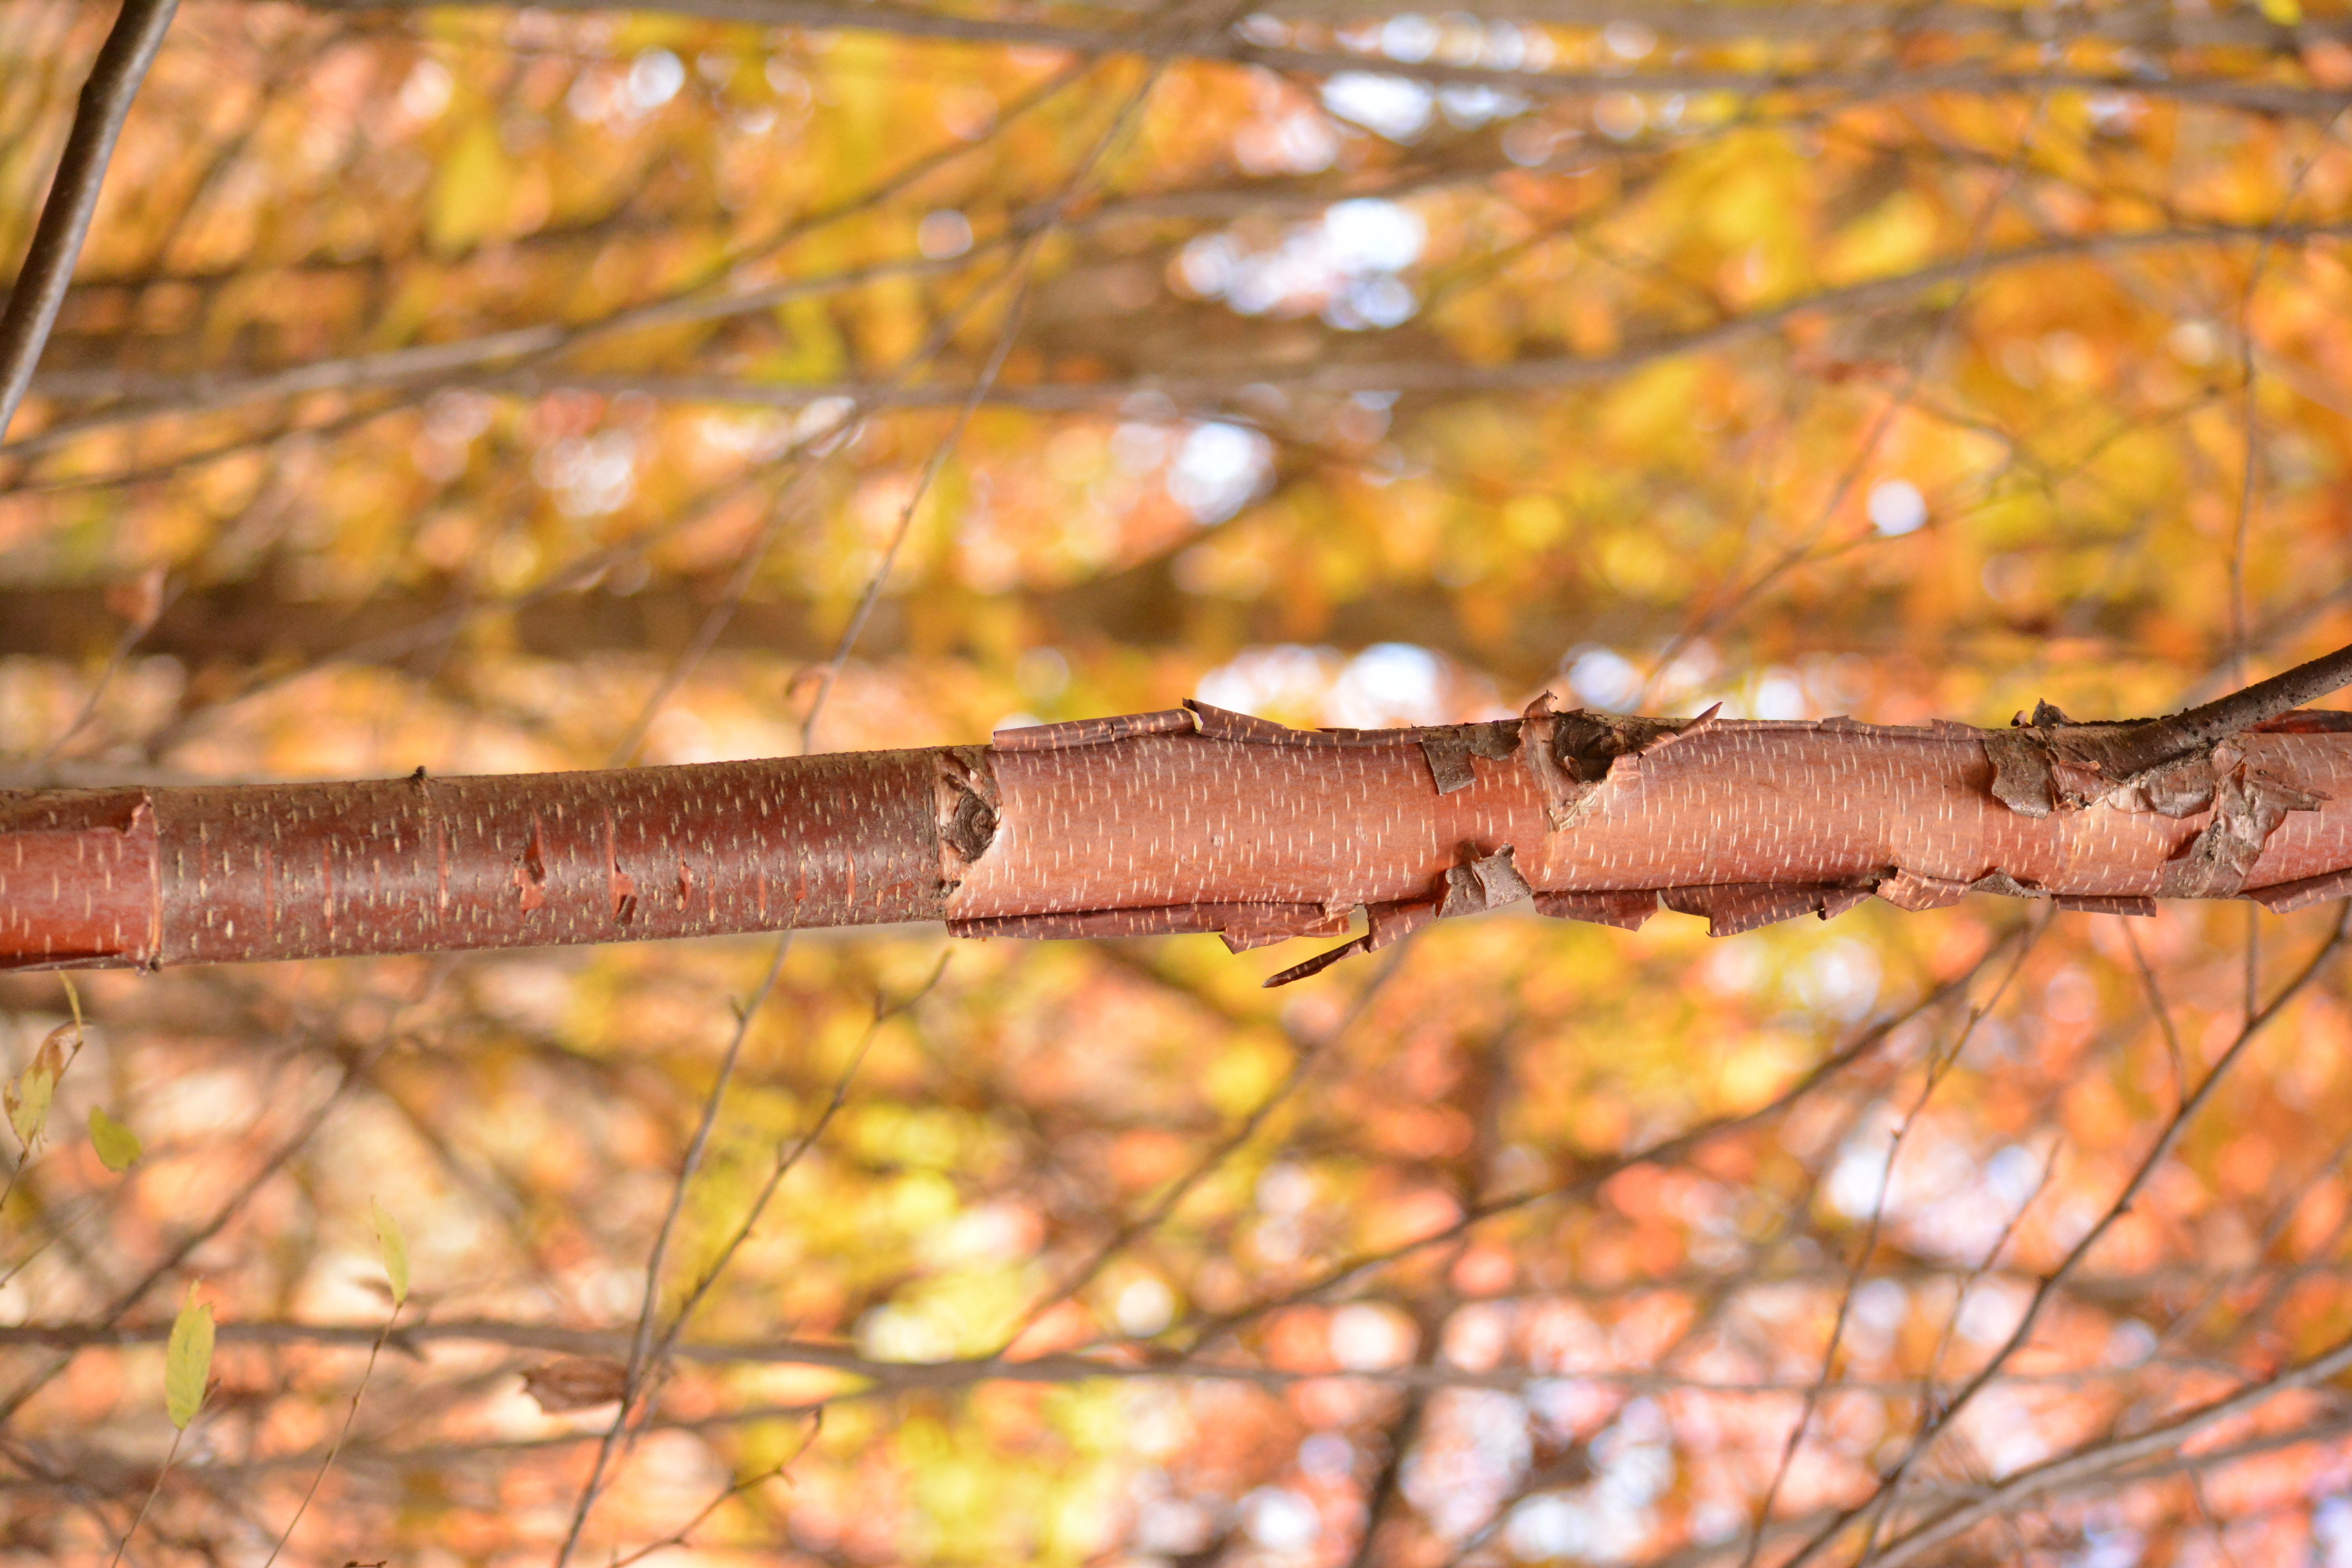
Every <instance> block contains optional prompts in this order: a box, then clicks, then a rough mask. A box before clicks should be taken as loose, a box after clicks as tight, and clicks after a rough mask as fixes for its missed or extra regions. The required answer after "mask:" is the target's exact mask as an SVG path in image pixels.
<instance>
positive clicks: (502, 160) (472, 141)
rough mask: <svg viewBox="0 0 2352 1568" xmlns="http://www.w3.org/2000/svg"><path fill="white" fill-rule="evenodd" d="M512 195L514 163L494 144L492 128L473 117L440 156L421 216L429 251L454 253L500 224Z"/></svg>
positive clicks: (500, 228)
mask: <svg viewBox="0 0 2352 1568" xmlns="http://www.w3.org/2000/svg"><path fill="white" fill-rule="evenodd" d="M513 196H514V166H513V164H511V163H509V162H508V160H507V154H506V149H505V148H504V147H502V146H500V145H499V132H498V127H497V126H496V125H494V124H492V123H491V122H490V121H489V120H488V119H487V118H484V119H481V120H478V121H475V122H474V124H473V125H472V126H470V127H469V128H467V131H466V132H465V133H464V134H463V135H461V136H460V137H459V138H458V139H457V146H456V147H454V148H452V149H451V150H450V151H449V153H447V154H446V156H445V157H443V159H442V160H441V166H440V168H439V169H438V170H437V171H436V174H435V176H434V181H433V194H432V196H431V197H430V199H429V204H428V205H427V208H426V216H425V236H426V238H427V239H428V240H430V241H431V243H432V247H433V249H434V250H435V251H436V253H438V254H440V255H443V256H454V255H456V254H457V253H458V252H460V251H464V250H467V249H470V248H471V247H473V246H475V245H477V244H478V243H480V242H481V241H482V240H483V239H485V238H487V237H489V236H490V235H493V234H497V233H500V232H502V231H503V230H504V229H505V227H506V219H507V208H508V207H509V205H510V204H511V202H512V200H513Z"/></svg>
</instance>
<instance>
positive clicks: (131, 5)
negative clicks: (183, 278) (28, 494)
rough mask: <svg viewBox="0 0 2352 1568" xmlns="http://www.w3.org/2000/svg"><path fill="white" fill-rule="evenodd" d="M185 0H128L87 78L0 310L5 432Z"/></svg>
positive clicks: (0, 421) (1, 433) (0, 410)
mask: <svg viewBox="0 0 2352 1568" xmlns="http://www.w3.org/2000/svg"><path fill="white" fill-rule="evenodd" d="M179 3H180V0H122V9H121V12H120V13H119V14H118V15H117V16H115V18H114V30H113V31H111V32H110V33H109V34H107V36H106V42H105V43H104V44H102V45H101V46H100V47H99V51H98V58H97V59H96V60H95V61H93V62H92V63H91V66H90V68H89V80H88V81H86V82H84V83H83V84H82V89H81V100H80V101H79V103H78V104H77V105H76V106H75V109H74V121H73V130H72V131H71V132H68V134H67V137H66V150H65V153H64V155H63V156H61V157H60V158H59V159H58V172H57V175H56V177H55V178H54V179H53V180H51V182H50V184H49V195H48V199H47V201H46V202H44V203H43V204H42V205H41V220H40V223H39V225H38V226H36V227H35V228H34V230H33V243H32V245H31V247H29V248H27V249H26V252H25V262H24V265H23V266H22V267H21V268H18V269H17V272H16V287H15V288H14V289H10V290H9V292H8V307H7V309H6V310H5V311H0V437H5V436H6V435H7V433H8V426H9V422H10V421H12V420H13V419H15V418H16V405H18V404H20V403H22V402H24V400H25V392H26V388H27V387H29V386H31V385H32V384H33V367H34V366H35V365H36V364H37V363H40V358H41V349H42V346H43V345H44V344H46V343H47V342H48V341H49V328H50V327H51V326H52V325H54V324H55V323H56V321H57V319H58V307H59V306H60V305H62V304H64V303H65V298H66V287H67V285H68V284H69V283H71V282H72V281H73V269H74V262H75V261H76V260H77V259H78V258H79V257H80V255H81V242H82V237H83V236H84V235H86V234H88V233H89V220H90V215H91V214H93V213H95V212H96V211H97V210H98V192H99V187H100V185H102V184H104V183H105V181H106V165H107V163H109V162H110V161H111V160H112V158H113V156H114V140H115V138H116V137H117V136H119V135H121V133H122V121H123V120H124V119H125V118H126V117H127V116H128V115H129V114H130V113H131V100H132V99H133V98H135V97H137V96H138V93H139V84H140V83H141V82H142V81H144V80H146V79H147V68H148V67H149V66H151V65H152V64H154V63H155V52H156V50H158V49H160V48H161V47H163V34H164V32H165V31H166V30H167V29H168V28H169V27H170V26H171V25H172V14H173V12H174V11H176V10H178V9H179Z"/></svg>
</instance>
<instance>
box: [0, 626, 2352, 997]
mask: <svg viewBox="0 0 2352 1568" xmlns="http://www.w3.org/2000/svg"><path fill="white" fill-rule="evenodd" d="M2322 662H2323V664H2324V663H2325V662H2326V661H2322ZM2339 662H2340V661H2339ZM2329 668H2333V667H2332V666H2329ZM2310 684H2311V681H2310V679H2303V680H2301V681H2294V680H2286V681H2284V683H2282V682H2281V681H2273V682H2268V683H2265V684H2264V686H2263V687H2258V688H2253V689H2250V692H2249V693H2247V694H2241V699H2238V700H2232V701H2236V702H2237V703H2238V706H2237V707H2236V708H2233V709H2230V710H2229V711H2231V712H2233V713H2240V714H2252V715H2253V716H2255V717H2257V718H2259V719H2260V720H2261V723H2260V726H2259V727H2258V728H2255V729H2252V730H2247V731H2242V732H2238V733H2234V734H2231V735H2227V736H2224V737H2221V738H2220V739H2218V740H2213V739H2206V740H2202V741H2200V742H2197V743H2196V745H2194V746H2193V747H2192V748H2191V749H2189V751H2188V752H2185V753H2184V752H2182V751H2181V749H2180V747H2179V744H2178V743H2177V742H2178V741H2179V736H2180V734H2181V733H2182V732H2183V725H2182V720H2184V719H2185V720H2189V721H2191V722H2190V723H2189V726H2188V727H2189V728H2190V729H2197V727H2198V726H2199V725H2200V724H2204V725H2205V727H2207V728H2210V725H2209V724H2205V720H2206V718H2207V717H2209V716H2210V714H2209V710H2195V711H2194V712H2193V713H2192V714H2190V715H2185V716H2181V718H2179V719H2175V720H2171V721H2145V722H2143V723H2139V724H2136V725H2116V724H2107V725H2075V724H2071V723H2067V722H2064V721H2063V716H2058V715H2056V714H2055V713H2054V710H2042V711H2041V712H2039V713H2037V715H2036V718H2037V721H2042V720H2047V721H2046V722H2037V723H2035V724H2032V725H2022V726H2020V727H2016V728H2012V729H2010V730H2007V731H1984V730H1978V729H1973V728H1970V727H1969V726H1966V725H1959V724H1942V723H1939V724H1936V725H1932V726H1927V727H1886V726H1877V725H1867V724H1861V723H1856V722H1854V721H1851V720H1846V719H1827V720H1822V721H1805V722H1796V723H1786V722H1748V721H1715V720H1713V719H1712V718H1711V716H1707V715H1702V716H1701V717H1700V718H1699V719H1697V720H1696V721H1673V720H1656V719H1638V718H1623V717H1617V716H1611V715H1596V714H1590V713H1584V712H1581V711H1578V712H1570V713H1555V712H1553V711H1552V710H1550V708H1549V705H1548V700H1538V702H1537V703H1536V704H1535V705H1534V706H1532V707H1531V708H1529V710H1528V713H1527V714H1526V716H1524V717H1523V718H1521V719H1518V720H1511V721H1500V722H1495V723H1484V724H1465V725H1454V726H1447V727H1442V728H1434V729H1414V730H1383V731H1297V730H1287V729H1285V728H1283V727H1282V726H1280V725H1276V724H1273V723H1270V722H1267V721H1264V720H1258V719H1253V718H1249V717H1246V716H1244V715H1241V714H1234V713H1227V712H1223V711H1222V710H1218V709H1214V708H1211V707H1208V706H1206V705H1204V704H1200V703H1188V704H1187V705H1186V706H1185V707H1183V708H1181V709H1172V710H1167V711H1165V712H1160V713H1146V714H1133V715H1128V716H1125V717H1120V718H1115V719H1098V720H1087V721H1079V722H1076V723H1068V724H1055V725H1046V726H1041V727H1037V728H1032V729H1024V730H1013V731H1000V732H999V734H998V735H997V737H996V741H995V743H994V744H993V745H992V746H987V747H946V748H935V749H925V750H913V751H901V752H859V753H845V754H838V755H822V756H814V757H803V758H783V759H777V760H773V761H767V762H752V763H712V764H707V765H699V766H685V767H667V768H644V769H632V770H619V771H611V772H601V773H547V774H528V775H518V776H507V777H485V778H450V779H434V778H428V777H426V776H425V774H424V773H423V772H422V770H420V771H419V772H418V773H417V774H416V775H415V776H413V777H411V778H407V779H398V780H386V781H377V782H370V783H344V784H273V785H250V786H221V787H204V788H187V789H170V788H152V789H150V788H127V789H117V790H97V791H89V790H83V791H64V790H52V791H38V792H17V793H14V794H6V795H0V965H5V966H6V967H16V968H48V967H60V966H82V965H101V966H118V965H145V966H157V965H162V964H172V963H221V962H228V961H235V960H247V959H265V958H302V957H318V956H328V955H348V954H360V953H388V952H439V951H448V950H453V949H467V948H495V947H523V946H542V945H553V944H561V943H572V942H612V941H637V940H645V939H649V938H656V937H672V936H702V935H712V934H718V933H721V932H730V931H758V930H780V929H784V928H789V927H809V926H835V925H859V924H872V923H880V922H887V921H905V920H919V919H945V920H947V921H949V922H950V928H951V929H952V930H953V931H956V932H957V933H958V934H960V935H966V936H989V935H1007V936H1027V937H1077V936H1107V935H1142V934H1154V933H1164V932H1176V931H1222V932H1223V933H1224V935H1225V939H1226V941H1227V942H1228V944H1229V945H1231V946H1233V947H1234V949H1235V950H1236V951H1238V950H1241V949H1243V948H1248V947H1255V946H1258V945H1261V944H1264V943H1266V942H1276V941H1279V940H1281V939H1283V938H1286V937H1291V936H1308V935H1330V936H1337V935H1340V934H1343V933H1345V932H1346V931H1347V930H1348V929H1349V926H1350V924H1351V922H1352V921H1353V920H1354V917H1355V916H1356V915H1358V914H1359V913H1361V914H1362V915H1363V916H1364V917H1365V920H1364V931H1363V933H1362V934H1361V935H1360V936H1358V937H1357V938H1356V939H1355V940H1354V941H1352V942H1348V943H1346V944H1345V945H1343V946H1341V947H1339V948H1334V949H1330V950H1328V951H1327V952H1324V953H1322V954H1321V955H1319V956H1318V957H1317V958H1315V959H1311V960H1309V961H1307V963H1302V964H1299V965H1297V966H1295V967H1294V968H1293V969H1291V970H1289V971H1286V972H1285V973H1283V974H1282V975H1278V976H1276V980H1277V981H1280V980H1285V979H1294V978H1298V977H1301V976H1303V975H1305V974H1307V973H1314V972H1315V971H1316V970H1317V969H1319V968H1320V967H1322V966H1323V965H1325V964H1327V963H1330V962H1332V961H1334V960H1336V959H1337V958H1339V957H1340V956H1343V955H1345V954H1346V953H1348V952H1356V951H1366V950H1370V949H1374V948H1378V947H1381V946H1384V945H1386V944H1387V943H1389V942H1393V941H1395V940H1397V939H1398V938H1399V937H1401V936H1403V935H1406V934H1409V933H1410V932H1412V931H1415V930H1418V929H1420V928H1421V927H1422V926H1423V925H1425V924H1427V923H1428V922H1429V921H1433V920H1436V919H1439V918H1442V917H1444V916H1449V915H1459V914H1469V913H1475V912H1478V911H1481V910H1486V909H1490V908H1495V907H1498V906H1500V905H1503V904H1507V903H1510V902H1513V901H1516V900H1519V899H1523V898H1528V897H1530V896H1532V898H1533V899H1534V900H1535V904H1536V907H1537V908H1538V910H1541V911H1542V912H1544V913H1547V914H1552V915H1559V916H1565V917H1569V918H1575V919H1583V920H1591V921H1604V922H1607V923H1610V924H1616V925H1626V926H1631V925H1638V924H1640V923H1641V921H1643V920H1644V919H1646V918H1647V916H1648V915H1649V914H1650V913H1651V912H1652V911H1653V910H1654V909H1655V908H1656V907H1657V905H1658V904H1659V903H1660V902H1663V903H1664V905H1665V906H1666V907H1668V908H1670V909H1674V910H1681V911H1684V912H1686V913H1691V914H1697V915H1703V916H1705V917H1706V918H1707V920H1708V921H1709V926H1710V929H1711V930H1712V931H1715V932H1716V933H1717V934H1718V935H1723V934H1729V933H1732V932H1736V931H1746V930H1749V929H1752V928H1754V927H1756V926H1759V925H1764V924H1768V923H1770V922H1772V921H1780V920H1786V919H1790V918H1794V917H1796V916H1800V915H1804V914H1819V915H1820V916H1822V918H1824V919H1826V918H1829V917H1830V916H1832V915H1835V914H1838V913H1841V912H1843V910H1847V909H1850V908H1852V907H1853V905H1854V904H1856V903H1859V902H1860V901H1861V900H1864V899H1865V898H1868V897H1870V896H1872V895H1873V894H1875V895H1876V896H1878V897H1880V898H1883V899H1885V900H1888V901H1889V902H1892V903H1895V904H1896V905H1898V906H1900V907H1902V908H1905V909H1914V910H1916V909H1928V908H1934V907H1937V906H1939V905H1943V904H1948V903H1951V902H1954V901H1956V900H1958V899H1959V898H1961V897H1962V896H1964V895H1965V894H1967V893H1969V892H1970V891H1987V892H1995V893H2005V894H2010V895H2012V896H2022V897H2046V898H2054V899H2056V900H2059V901H2060V902H2061V903H2062V904H2064V905H2069V906H2073V907H2078V908H2086V909H2095V910H2110V911H2113V912H2116V913H2126V914H2131V913H2147V912H2151V911H2152V909H2153V904H2152V902H2151V900H2154V899H2156V898H2159V897H2187V898H2229V897H2237V896H2247V897H2252V898H2254V899H2256V900H2259V901H2261V902H2262V903H2263V904H2265V905H2266V906H2268V907H2270V908H2272V909H2273V910H2286V909H2292V908H2295V907H2299V906H2300V905H2301V904H2304V903H2307V902H2311V901H2315V900H2318V899H2321V898H2324V897H2329V896H2333V895H2334V894H2336V893H2338V892H2341V891H2344V890H2345V889H2346V888H2347V887H2352V724H2348V723H2347V716H2346V715H2342V714H2335V713H2320V712H2295V713H2288V714H2284V715H2280V714H2277V713H2275V712H2270V713H2263V712H2261V711H2260V708H2261V704H2260V703H2259V702H2257V703H2255V704H2253V706H2252V707H2249V705H2248V703H2247V701H2246V700H2243V699H2245V698H2248V697H2250V696H2252V695H2253V694H2257V693H2263V692H2270V693H2273V695H2275V693H2276V692H2278V691H2282V690H2290V689H2292V690H2297V691H2299V690H2301V689H2304V688H2305V687H2307V686H2309V685H2310ZM2272 706H2273V707H2274V706H2275V703H2274V702H2273V704H2272ZM2199 733H2200V734H2201V733H2202V731H2201V730H2199ZM2151 735H2154V736H2158V737H2160V738H2161V737H2170V738H2169V739H2166V740H2164V742H2163V743H2162V744H2161V745H2156V746H2154V748H2153V749H2154V750H2155V751H2157V752H2160V753H2161V754H2162V756H2163V758H2164V759H2165V760H2164V761H2163V763H2162V765H2161V766H2159V767H2158V768H2156V769H2154V770H2152V771H2144V772H2137V773H2126V772H2122V771H2118V770H2116V768H2114V767H2112V766H2105V764H2104V763H2103V762H2102V759H2103V758H2104V759H2112V757H2114V756H2116V755H2118V754H2123V753H2125V752H2131V751H2133V750H2134V746H2133V745H2132V744H2131V742H2134V741H2135V740H2141V741H2145V740H2146V738H2147V737H2148V736H2151ZM2138 749H2139V750H2148V749H2150V746H2149V745H2148V744H2142V745H2140V746H2139V747H2138ZM2103 766H2105V771H2104V772H2103V771H2102V769H2103Z"/></svg>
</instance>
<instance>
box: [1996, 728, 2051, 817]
mask: <svg viewBox="0 0 2352 1568" xmlns="http://www.w3.org/2000/svg"><path fill="white" fill-rule="evenodd" d="M1984 749H1985V759H1986V761H1988V762H1990V763H1992V794H1993V798H1994V799H1995V800H1998V801H2000V803H2001V805H2005V806H2007V807H2009V809H2010V810H2011V811H2013V812H2015V813H2017V815H2018V816H2032V817H2042V816H2049V815H2050V813H2051V811H2052V809H2053V807H2055V805H2057V797H2056V791H2055V789H2054V788H2053V785H2052V784H2051V779H2050V753H2049V751H2048V750H2047V749H2046V748H2045V747H2044V746H2043V745H2042V742H2041V740H2040V739H2039V738H2038V737H2036V736H2035V735H2033V734H2032V732H2031V731H2026V730H2021V729H2020V730H1987V731H1984Z"/></svg>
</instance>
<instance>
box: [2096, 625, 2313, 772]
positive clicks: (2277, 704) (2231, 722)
mask: <svg viewBox="0 0 2352 1568" xmlns="http://www.w3.org/2000/svg"><path fill="white" fill-rule="evenodd" d="M2347 685H2352V647H2340V648H2337V649H2336V651H2335V652H2334V653H2331V654H2326V655H2325V656H2323V657H2321V658H2315V659H2313V660H2312V661H2311V662H2310V663H2308V664H2298V665H2296V666H2295V667H2294V668H2293V669H2290V670H2287V671H2285V672H2284V673H2283V674H2279V675H2273V676H2272V677H2271V678H2270V679H2268V680H2257V681H2256V682H2254V683H2253V684H2252V686H2249V687H2247V688H2245V689H2243V690H2242V691H2232V692H2231V693H2230V694H2229V695H2228V696H2227V697H2217V698H2215V699H2214V700H2212V701H2210V702H2207V703H2202V704H2200V706H2198V707H2195V708H2190V709H2188V710H2185V711H2182V712H2179V713H2174V714H2170V715H2168V716H2167V717H2165V718H2162V719H2150V720H2148V721H2147V722H2146V723H2144V724H2140V725H2137V726H2136V727H2135V728H2133V729H2132V730H2131V731H2128V732H2127V733H2126V734H2125V735H2123V736H2121V737H2120V738H2119V739H2118V741H2117V742H2116V765H2117V766H2118V767H2119V769H2120V772H2121V774H2122V775H2124V776H2128V775H2129V774H2132V773H2146V772H2147V771H2148V770H2149V769H2151V768H2158V767H2161V766H2163V765H2164V764H2165V763H2169V762H2174V761H2177V760H2178V759H2179V758H2181V757H2185V756H2188V755H2189V753H2190V752H2196V751H2199V750H2200V749H2202V748H2205V747H2208V746H2211V745H2213V744H2215V743H2216V742H2221V741H2225V740H2228V739H2229V738H2230V737H2231V736H2232V735H2235V734H2239V733H2242V731H2247V730H2251V729H2252V728H2253V727H2254V726H2255V725H2257V724H2262V723H2267V722H2268V721H2271V720H2273V719H2276V718H2278V717H2279V716H2280V715H2281V714H2284V713H2290V712H2293V711H2294V710H2295V709H2297V708H2300V707H2302V706H2303V705H2304V704H2305V703H2306V702H2310V701H2314V700H2317V699H2319V698H2322V697H2325V696H2326V695H2327V694H2328V693H2329V692H2331V691H2335V690H2337V689H2340V688H2342V687H2345V686H2347Z"/></svg>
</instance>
